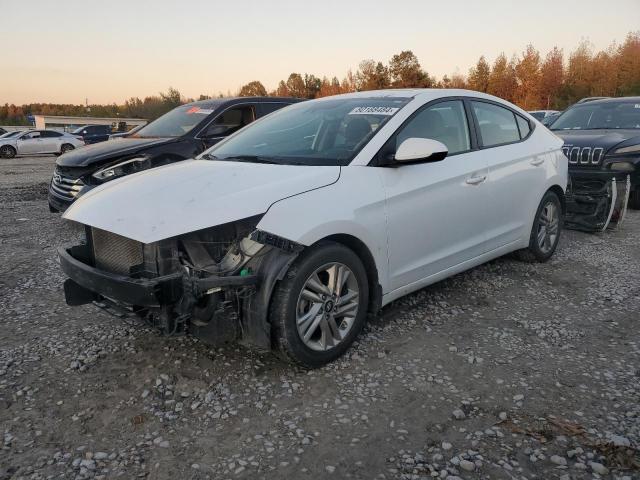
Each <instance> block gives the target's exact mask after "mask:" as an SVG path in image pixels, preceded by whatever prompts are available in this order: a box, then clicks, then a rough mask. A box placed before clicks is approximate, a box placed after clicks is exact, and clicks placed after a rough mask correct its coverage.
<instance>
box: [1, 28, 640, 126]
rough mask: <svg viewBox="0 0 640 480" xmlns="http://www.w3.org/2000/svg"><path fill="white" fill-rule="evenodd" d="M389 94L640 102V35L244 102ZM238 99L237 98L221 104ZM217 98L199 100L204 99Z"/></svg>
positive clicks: (167, 103) (88, 111)
mask: <svg viewBox="0 0 640 480" xmlns="http://www.w3.org/2000/svg"><path fill="white" fill-rule="evenodd" d="M384 88H467V89H470V90H476V91H480V92H486V93H489V94H492V95H496V96H498V97H501V98H504V99H505V100H509V101H510V102H513V103H515V104H516V105H519V106H520V107H521V108H523V109H525V110H537V109H555V110H562V109H564V108H566V107H567V106H569V105H571V104H573V103H575V102H576V101H577V100H579V99H581V98H584V97H590V96H607V97H608V96H630V95H640V32H632V33H629V34H628V35H627V37H626V38H625V40H624V42H622V43H621V44H619V45H618V44H615V43H613V44H611V45H610V46H609V47H608V48H606V49H604V50H600V51H594V50H593V48H592V47H591V46H590V44H589V43H588V42H586V41H583V42H581V43H580V44H579V45H578V46H577V47H576V48H575V49H574V50H573V51H571V52H570V53H569V54H568V55H565V53H564V51H563V50H562V49H559V48H557V47H556V48H553V49H552V50H551V51H549V52H547V53H546V55H544V56H543V55H542V54H541V53H540V52H539V51H538V50H537V49H536V48H535V47H534V46H533V45H528V46H527V47H526V49H525V50H524V51H523V52H522V53H520V54H519V55H515V54H514V55H512V56H511V57H510V58H508V57H507V56H506V54H505V53H504V52H503V53H500V54H499V55H498V56H497V57H496V58H495V59H494V60H493V62H489V61H488V60H487V58H486V57H485V56H484V55H483V56H481V57H480V58H479V59H478V61H477V62H476V64H475V65H474V66H472V67H471V68H470V69H469V72H468V73H467V74H466V75H465V74H462V73H460V72H456V73H454V74H452V75H444V76H443V77H442V78H440V79H436V78H435V77H433V76H431V75H429V74H428V72H427V71H426V70H425V69H424V68H423V67H422V66H421V65H420V62H419V61H418V58H417V57H416V55H415V54H414V53H413V52H412V51H411V50H405V51H402V52H400V53H398V54H396V55H393V56H392V57H391V58H390V59H389V61H388V62H387V63H386V64H385V63H383V62H381V61H376V60H373V59H367V60H363V61H362V62H360V64H359V66H358V69H357V70H356V71H355V73H354V72H353V71H349V72H347V73H346V75H345V76H344V77H343V78H342V80H340V79H338V77H333V78H328V77H326V76H324V77H322V78H320V77H318V76H316V75H314V74H309V73H304V74H300V73H291V74H290V75H289V77H288V78H287V79H286V80H284V79H283V80H281V81H280V82H279V83H278V85H277V87H276V88H275V89H273V90H271V91H268V90H267V89H266V88H265V86H264V85H263V83H262V82H260V81H259V80H254V81H251V82H249V83H247V84H246V85H243V86H242V87H241V88H240V89H239V90H238V91H237V92H235V95H238V96H286V97H289V96H290V97H298V98H309V99H311V98H319V97H326V96H329V95H336V94H340V93H349V92H356V91H366V90H377V89H384ZM225 96H232V92H227V94H226V95H225V94H223V93H222V92H220V93H218V95H216V97H221V98H222V97H225ZM209 98H212V96H209V95H200V96H199V97H198V98H197V100H205V99H209ZM194 100H195V99H192V98H185V97H183V96H182V95H181V94H180V92H179V91H178V90H176V89H174V88H169V90H168V91H167V92H166V93H160V94H159V95H153V96H148V97H145V98H144V99H142V100H141V99H140V98H138V97H132V98H130V99H128V100H127V101H125V102H124V104H123V105H116V104H115V103H114V104H111V105H69V104H52V103H32V104H25V105H20V106H16V105H13V104H11V105H9V104H5V105H3V106H0V125H28V124H29V122H28V119H27V116H28V115H34V114H43V115H72V116H96V117H132V118H146V119H149V120H153V119H155V118H158V117H159V116H160V115H163V114H164V113H166V112H168V111H169V110H171V109H173V108H175V107H176V106H178V105H181V104H184V103H188V102H191V101H194Z"/></svg>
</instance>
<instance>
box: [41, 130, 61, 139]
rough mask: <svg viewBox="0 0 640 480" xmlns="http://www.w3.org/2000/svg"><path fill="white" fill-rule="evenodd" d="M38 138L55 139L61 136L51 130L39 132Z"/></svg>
mask: <svg viewBox="0 0 640 480" xmlns="http://www.w3.org/2000/svg"><path fill="white" fill-rule="evenodd" d="M40 136H41V137H42V138H55V137H61V136H62V134H61V133H59V132H54V131H53V130H44V131H42V132H40Z"/></svg>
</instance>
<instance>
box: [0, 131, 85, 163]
mask: <svg viewBox="0 0 640 480" xmlns="http://www.w3.org/2000/svg"><path fill="white" fill-rule="evenodd" d="M83 145H84V141H83V140H82V139H81V138H78V137H76V136H74V135H71V134H70V133H61V132H56V131H54V130H29V131H26V132H21V133H19V134H18V135H13V136H8V137H2V138H0V157H1V158H13V157H15V156H16V155H39V154H43V153H54V154H63V153H65V152H68V151H69V150H73V149H75V148H77V147H81V146H83Z"/></svg>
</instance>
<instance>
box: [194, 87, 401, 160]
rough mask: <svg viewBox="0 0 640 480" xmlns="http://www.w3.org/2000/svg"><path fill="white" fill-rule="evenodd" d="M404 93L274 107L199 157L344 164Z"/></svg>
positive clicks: (394, 109) (398, 106) (397, 105)
mask: <svg viewBox="0 0 640 480" xmlns="http://www.w3.org/2000/svg"><path fill="white" fill-rule="evenodd" d="M409 100H410V99H408V98H379V97H377V98H347V99H345V98H336V99H330V100H311V101H308V102H302V103H298V104H295V105H291V106H289V107H286V108H283V109H282V110H278V111H276V112H274V113H272V114H270V115H269V116H268V117H265V118H264V119H263V120H260V121H258V122H255V123H253V124H251V125H249V126H248V127H246V128H245V129H243V130H242V132H241V133H239V134H238V135H236V136H234V137H231V138H229V140H227V141H225V142H223V143H221V144H220V145H216V146H215V147H212V148H211V149H209V150H207V151H206V152H205V154H203V156H202V157H203V158H209V159H219V160H236V161H249V162H263V163H281V164H290V165H348V164H349V162H351V160H353V158H354V157H355V156H356V155H357V153H358V152H359V151H360V149H361V148H362V147H364V145H366V144H367V142H368V141H369V140H370V139H371V138H372V137H373V136H374V135H375V133H376V131H377V130H378V129H379V128H380V127H381V126H382V125H384V124H385V123H386V122H387V121H388V120H389V119H390V118H391V117H392V116H393V115H395V114H396V112H397V111H398V110H400V109H401V108H402V107H403V106H404V105H406V104H407V103H408V102H409Z"/></svg>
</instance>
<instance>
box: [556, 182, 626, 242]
mask: <svg viewBox="0 0 640 480" xmlns="http://www.w3.org/2000/svg"><path fill="white" fill-rule="evenodd" d="M630 186H631V183H630V177H629V175H628V174H627V173H622V172H611V171H574V172H571V176H570V185H569V189H568V190H567V197H566V217H565V225H566V227H567V228H570V229H573V230H580V231H584V232H601V231H604V230H606V229H607V228H615V227H618V226H620V225H621V224H622V221H623V220H624V217H625V215H626V211H627V201H628V199H629V192H630Z"/></svg>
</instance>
